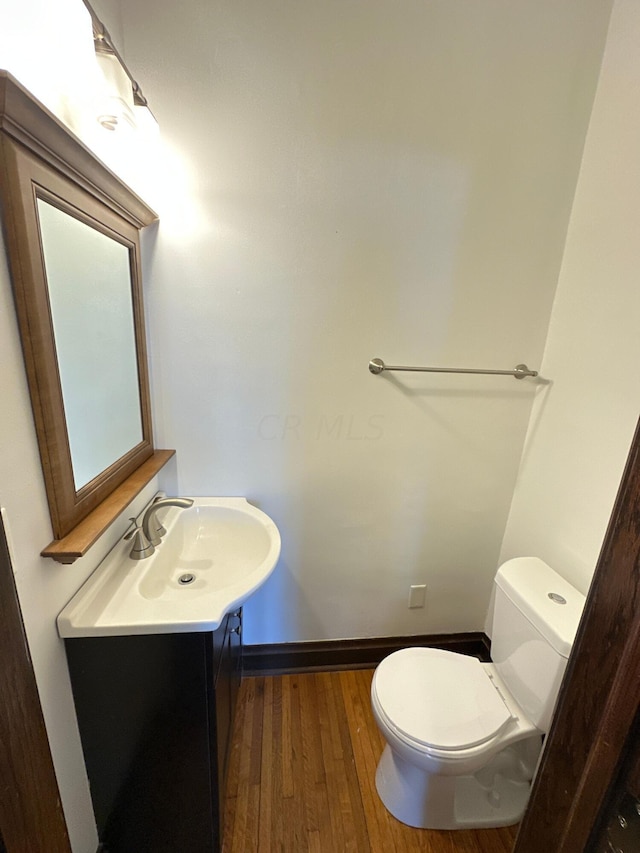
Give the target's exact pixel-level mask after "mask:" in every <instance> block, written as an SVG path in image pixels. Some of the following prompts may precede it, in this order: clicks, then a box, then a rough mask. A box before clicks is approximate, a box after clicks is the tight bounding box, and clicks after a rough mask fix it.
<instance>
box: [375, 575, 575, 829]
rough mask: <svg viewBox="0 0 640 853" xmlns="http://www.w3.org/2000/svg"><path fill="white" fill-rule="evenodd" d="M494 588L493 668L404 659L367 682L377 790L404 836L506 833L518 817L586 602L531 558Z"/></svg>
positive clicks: (462, 659) (455, 659)
mask: <svg viewBox="0 0 640 853" xmlns="http://www.w3.org/2000/svg"><path fill="white" fill-rule="evenodd" d="M495 583H496V596H495V609H494V618H493V643H492V655H493V661H494V662H493V663H481V662H480V661H479V660H477V659H476V658H474V657H469V656H466V655H461V654H457V653H455V652H450V651H443V650H440V649H432V648H406V649H401V650H400V651H397V652H394V653H393V654H391V655H389V656H388V657H386V658H385V659H384V660H383V661H382V662H381V663H380V664H379V666H378V668H377V669H376V671H375V674H374V677H373V680H372V684H371V705H372V710H373V714H374V716H375V719H376V722H377V724H378V727H379V728H380V731H381V733H382V735H383V736H384V738H385V740H386V746H385V748H384V751H383V753H382V756H381V758H380V761H379V764H378V768H377V771H376V788H377V791H378V794H379V796H380V798H381V800H382V802H383V803H384V805H385V806H386V808H387V809H388V810H389V811H390V812H391V814H393V815H394V816H395V817H396V818H398V820H400V821H402V822H403V823H406V824H408V825H409V826H414V827H423V828H431V829H463V828H464V829H467V828H475V827H490V826H495V827H497V826H508V825H511V824H514V823H517V822H518V820H520V818H521V816H522V814H523V812H524V810H525V808H526V804H527V800H528V797H529V792H530V788H531V781H532V779H533V776H534V773H535V770H536V765H537V762H538V758H539V755H540V751H541V746H542V735H543V734H544V732H546V731H547V729H548V725H549V722H550V718H551V713H552V711H553V706H554V705H555V700H556V697H557V693H558V690H559V687H560V682H561V680H562V676H563V674H564V669H565V666H566V660H567V657H568V654H569V652H570V649H571V644H572V642H573V637H574V636H575V631H576V629H577V625H578V621H579V619H580V614H581V612H582V607H583V605H584V597H583V596H582V595H581V594H580V593H579V592H577V590H575V589H574V588H573V587H572V586H571V585H570V584H568V583H567V582H566V581H564V580H563V579H562V578H561V577H560V576H559V575H557V574H556V573H555V572H553V570H552V569H550V568H549V567H548V566H547V565H546V564H545V563H543V562H542V561H541V560H538V559H537V558H518V559H516V560H510V561H509V562H508V563H505V565H504V566H503V567H502V568H501V569H500V570H499V571H498V573H497V575H496V581H495Z"/></svg>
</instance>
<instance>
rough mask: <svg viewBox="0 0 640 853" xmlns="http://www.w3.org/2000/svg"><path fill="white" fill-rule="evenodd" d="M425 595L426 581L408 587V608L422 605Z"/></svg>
mask: <svg viewBox="0 0 640 853" xmlns="http://www.w3.org/2000/svg"><path fill="white" fill-rule="evenodd" d="M426 595H427V585H426V583H414V584H411V586H410V587H409V608H410V609H414V608H417V607H424V602H425V598H426Z"/></svg>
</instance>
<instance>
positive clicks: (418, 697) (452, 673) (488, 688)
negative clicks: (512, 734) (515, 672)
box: [374, 648, 513, 750]
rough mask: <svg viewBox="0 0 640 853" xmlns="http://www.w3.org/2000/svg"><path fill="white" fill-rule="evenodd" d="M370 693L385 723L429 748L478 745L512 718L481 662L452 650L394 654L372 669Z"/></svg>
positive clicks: (420, 649) (411, 651) (424, 650)
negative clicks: (372, 681) (371, 690)
mask: <svg viewBox="0 0 640 853" xmlns="http://www.w3.org/2000/svg"><path fill="white" fill-rule="evenodd" d="M374 689H375V693H376V696H377V698H378V702H379V705H380V707H381V709H382V711H383V712H384V714H385V716H386V717H387V719H388V721H389V723H390V724H391V725H392V726H393V727H394V728H395V729H396V730H397V731H398V732H399V733H400V734H401V735H404V736H405V737H407V738H409V739H411V740H413V741H418V742H420V743H423V744H425V745H426V746H431V747H433V748H434V749H442V750H455V749H467V748H469V747H472V746H477V745H479V744H481V743H484V742H485V741H487V740H489V739H490V738H492V737H494V736H495V735H496V734H498V733H499V732H500V731H501V730H502V729H503V728H504V727H505V726H506V725H507V724H508V723H509V721H510V720H512V719H513V716H512V714H511V712H510V711H509V709H508V708H507V706H506V704H505V701H504V699H503V698H502V696H501V695H500V694H499V693H498V691H497V689H496V688H495V686H494V685H493V682H492V681H491V679H490V678H489V676H488V674H487V672H486V671H485V668H484V667H483V666H482V665H481V663H480V661H479V660H477V659H476V658H473V657H467V656H466V655H459V654H457V653H456V652H446V651H442V650H440V649H422V648H412V649H401V650H400V651H398V652H394V653H393V654H391V655H389V657H387V658H385V659H384V660H383V661H382V662H381V663H380V664H379V666H378V668H377V669H376V672H375V678H374Z"/></svg>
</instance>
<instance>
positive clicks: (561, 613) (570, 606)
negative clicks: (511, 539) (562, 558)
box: [496, 557, 585, 658]
mask: <svg viewBox="0 0 640 853" xmlns="http://www.w3.org/2000/svg"><path fill="white" fill-rule="evenodd" d="M496 584H497V586H498V588H499V589H501V590H502V592H503V593H504V594H505V595H506V596H507V597H508V598H509V599H510V600H511V601H512V602H513V604H514V605H515V606H516V607H517V608H518V609H519V610H520V612H521V613H522V614H523V615H524V616H526V618H527V619H528V620H529V621H530V622H531V624H532V625H533V626H534V627H535V628H536V630H537V631H539V632H540V633H541V634H542V635H543V636H544V637H545V638H546V639H547V640H548V642H549V643H550V644H551V645H552V646H553V648H554V649H555V650H556V651H557V652H558V654H560V655H562V657H565V658H567V657H569V654H570V653H571V648H572V646H573V641H574V639H575V636H576V631H577V630H578V623H579V622H580V617H581V616H582V610H583V608H584V602H585V597H584V595H582V593H581V592H578V590H577V589H576V588H575V587H573V586H572V585H571V584H570V583H569V582H568V581H566V580H565V579H564V578H562V577H560V575H559V574H558V573H557V572H554V571H553V569H552V568H550V567H549V566H548V565H547V564H546V563H545V562H544V561H543V560H541V559H539V558H538V557H516V558H514V559H513V560H508V561H507V562H506V563H504V564H503V565H502V566H501V567H500V568H499V569H498V573H497V574H496ZM562 602H564V603H562Z"/></svg>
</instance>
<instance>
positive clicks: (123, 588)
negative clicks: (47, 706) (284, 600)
mask: <svg viewBox="0 0 640 853" xmlns="http://www.w3.org/2000/svg"><path fill="white" fill-rule="evenodd" d="M159 516H160V518H161V519H162V522H163V524H164V526H165V528H166V530H167V533H166V534H165V536H164V537H163V538H162V541H161V542H160V545H158V546H157V547H156V550H155V552H154V553H153V554H152V555H151V556H149V557H147V558H146V559H144V560H132V559H131V558H130V557H129V550H130V548H131V543H130V542H125V541H123V540H120V541H119V542H118V543H117V545H116V546H115V548H114V549H113V550H112V551H111V552H110V553H109V554H108V555H107V556H106V557H105V559H104V560H103V561H102V563H100V565H99V566H98V568H97V569H96V570H95V572H94V573H93V574H92V575H91V577H90V578H89V579H88V580H87V582H86V583H85V584H84V586H82V587H81V588H80V590H79V591H78V592H77V593H76V595H75V596H74V598H72V599H71V601H70V602H69V604H68V605H67V606H66V607H65V608H64V610H63V611H62V613H60V615H59V616H58V633H59V634H60V636H61V637H98V636H116V635H127V634H157V633H169V632H187V631H210V630H215V629H216V628H217V627H218V626H219V625H220V623H221V621H222V619H223V618H224V615H225V614H226V613H227V612H228V611H229V610H231V609H233V608H234V607H239V606H240V605H241V604H242V603H243V602H244V601H245V600H246V599H247V598H248V597H249V596H250V595H251V593H252V592H254V591H255V590H256V589H257V588H258V587H259V586H260V585H261V584H262V583H264V581H265V580H266V579H267V578H268V577H269V575H270V574H271V572H272V571H273V569H274V567H275V565H276V563H277V561H278V557H279V556H280V534H279V532H278V528H277V527H276V525H275V524H274V522H273V521H272V520H271V519H270V518H269V516H268V515H266V514H265V513H264V512H262V511H261V510H259V509H257V508H256V507H254V506H252V505H251V504H250V503H248V502H247V501H246V500H245V498H194V503H193V506H192V507H190V508H189V509H179V508H178V507H168V508H167V510H166V511H165V515H164V516H162V512H159Z"/></svg>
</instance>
